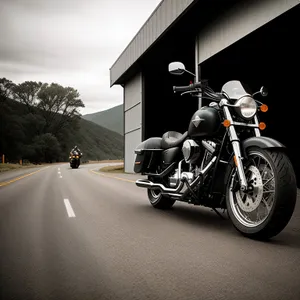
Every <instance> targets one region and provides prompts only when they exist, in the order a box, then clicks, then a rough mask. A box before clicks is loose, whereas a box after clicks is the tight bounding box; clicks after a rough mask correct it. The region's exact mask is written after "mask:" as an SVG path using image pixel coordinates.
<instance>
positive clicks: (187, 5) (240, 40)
mask: <svg viewBox="0 0 300 300" xmlns="http://www.w3.org/2000/svg"><path fill="white" fill-rule="evenodd" d="M299 3H300V1H299V0H255V1H250V0H240V1H237V0H227V1H224V0H219V1H217V0H163V1H161V3H160V4H159V5H158V7H157V8H156V9H155V11H154V12H153V13H152V15H151V16H150V17H149V18H148V20H147V21H146V23H145V24H144V25H143V27H142V28H141V29H140V31H139V32H138V33H137V34H136V36H135V37H134V38H133V40H132V41H131V42H130V44H129V45H128V46H127V47H126V49H125V50H124V51H123V53H122V54H121V55H120V56H119V58H118V59H117V60H116V62H115V63H114V64H113V66H112V67H111V69H110V84H111V86H113V85H116V84H118V85H121V86H122V87H123V88H124V122H125V124H124V125H125V126H124V130H125V132H124V139H125V171H126V172H132V170H133V162H134V149H135V147H136V146H137V145H138V144H139V143H140V142H141V141H142V140H145V139H147V138H149V137H151V136H161V135H162V134H163V133H164V132H165V131H167V130H177V131H181V132H184V131H186V130H187V126H188V124H189V120H190V118H191V116H192V114H193V112H194V111H195V110H196V109H197V108H198V102H197V100H196V98H191V97H190V96H181V97H180V96H178V95H175V94H174V93H173V91H172V86H173V85H180V84H181V85H187V84H189V82H190V80H193V78H191V77H189V75H188V74H186V75H183V76H172V75H170V74H169V73H168V64H169V63H170V62H172V61H181V62H183V63H184V64H185V66H186V68H187V69H189V70H190V71H192V72H194V73H196V74H197V76H198V78H199V79H200V78H203V79H208V82H209V85H210V86H211V87H212V88H213V89H214V90H216V91H220V89H221V86H222V85H223V84H224V83H225V82H226V81H228V80H232V79H239V80H243V81H246V82H247V83H248V84H249V86H250V87H251V88H252V89H253V90H254V91H255V90H259V88H260V87H261V86H262V85H264V86H266V87H267V88H268V90H269V96H268V97H267V98H266V100H265V101H266V103H267V104H268V106H269V112H268V114H266V115H267V116H263V117H264V121H265V123H266V124H267V129H266V130H265V132H264V135H267V136H271V137H273V138H276V139H278V140H279V141H281V142H282V143H283V144H285V145H286V146H287V147H288V151H289V154H290V157H291V159H292V163H293V164H294V166H295V169H296V172H297V175H298V176H297V177H298V178H299V175H300V163H299V162H298V161H297V155H298V152H299V150H300V149H299V148H298V147H299V146H297V145H296V143H295V142H294V141H295V139H294V140H291V139H290V137H289V136H290V135H289V133H290V132H291V131H292V132H293V134H294V135H295V138H296V136H297V135H298V134H299V133H298V131H297V129H298V128H299V123H298V115H299V113H298V111H297V109H296V107H297V101H299V102H300V94H298V89H297V87H298V78H299V75H298V74H299V71H300V68H299V67H300V64H299V53H300V51H299V50H300V46H299V43H298V39H299V36H300V35H299V34H300V18H299V17H300V4H299ZM204 101H205V100H203V102H204Z"/></svg>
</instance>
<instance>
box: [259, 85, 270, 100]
mask: <svg viewBox="0 0 300 300" xmlns="http://www.w3.org/2000/svg"><path fill="white" fill-rule="evenodd" d="M259 91H260V93H261V95H262V96H263V97H266V96H268V89H267V88H266V87H264V86H262V87H261V88H260V90H259Z"/></svg>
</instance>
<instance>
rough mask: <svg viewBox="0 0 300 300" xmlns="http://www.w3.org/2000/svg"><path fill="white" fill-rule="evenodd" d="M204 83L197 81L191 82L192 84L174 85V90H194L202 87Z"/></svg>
mask: <svg viewBox="0 0 300 300" xmlns="http://www.w3.org/2000/svg"><path fill="white" fill-rule="evenodd" d="M202 87H203V84H202V82H196V83H191V84H190V85H186V86H173V91H174V93H175V92H188V91H192V90H195V89H198V88H202Z"/></svg>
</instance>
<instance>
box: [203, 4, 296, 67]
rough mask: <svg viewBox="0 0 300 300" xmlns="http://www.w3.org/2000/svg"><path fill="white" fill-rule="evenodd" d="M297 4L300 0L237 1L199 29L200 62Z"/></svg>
mask: <svg viewBox="0 0 300 300" xmlns="http://www.w3.org/2000/svg"><path fill="white" fill-rule="evenodd" d="M296 5H299V0H260V1H256V2H253V1H248V2H246V1H243V2H241V3H239V4H238V5H236V6H235V7H234V8H232V9H231V10H228V11H226V12H225V13H224V15H223V16H222V17H220V18H218V19H217V20H215V22H213V23H210V24H208V25H207V27H206V28H204V29H203V30H202V31H201V32H200V34H199V36H198V59H199V63H201V62H203V61H205V60H206V59H208V58H210V57H211V56H213V55H215V54H216V53H218V52H219V51H221V50H223V49H225V48H226V47H228V46H230V45H232V44H233V43H235V42H236V41H238V40H239V39H241V38H243V37H244V36H246V35H248V34H249V33H251V32H253V31H254V30H256V29H258V28H259V27H261V26H263V25H265V24H266V23H268V22H269V21H271V20H272V19H275V18H276V17H278V16H279V15H281V14H283V13H284V12H286V11H287V10H289V9H291V8H293V7H294V6H296Z"/></svg>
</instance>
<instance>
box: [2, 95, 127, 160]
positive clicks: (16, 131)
mask: <svg viewBox="0 0 300 300" xmlns="http://www.w3.org/2000/svg"><path fill="white" fill-rule="evenodd" d="M0 104H1V105H0V119H1V122H0V123H1V124H0V125H1V128H0V129H1V130H0V153H1V150H2V149H4V148H5V149H6V151H5V154H6V157H7V158H8V160H10V161H15V160H16V159H17V158H20V157H22V158H23V159H26V158H27V154H25V152H28V150H30V148H32V147H34V146H36V145H34V141H31V139H32V138H33V137H34V136H33V134H32V132H36V129H37V128H39V126H42V125H43V119H42V115H41V112H40V111H39V110H38V109H34V114H29V113H28V112H27V109H26V107H25V105H24V104H21V103H19V102H17V101H14V100H10V99H7V100H5V101H0ZM57 117H59V118H60V115H57ZM2 121H3V122H2ZM29 121H30V122H29ZM2 125H3V126H2ZM55 138H57V141H58V143H59V144H58V145H57V147H59V148H58V149H59V152H58V155H57V156H56V157H57V160H58V161H67V160H68V157H69V152H70V150H71V149H72V148H73V147H74V146H75V145H77V146H78V147H79V148H80V150H81V151H82V152H83V157H82V160H83V161H86V160H106V159H122V158H123V136H122V135H120V134H119V133H117V132H115V131H112V130H109V129H107V128H104V127H102V126H100V125H97V124H95V123H93V122H90V121H88V120H85V119H82V118H80V120H79V122H78V125H77V126H76V127H72V126H69V127H66V128H65V129H64V130H61V131H60V132H59V133H58V134H57V135H56V136H55ZM43 142H44V141H43ZM51 143H52V142H51ZM51 145H52V144H51ZM40 146H41V147H43V146H44V145H42V144H41V145H40ZM51 147H53V149H54V147H56V145H55V144H53V146H51ZM19 153H21V156H20V154H19ZM16 161H17V160H16Z"/></svg>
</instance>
